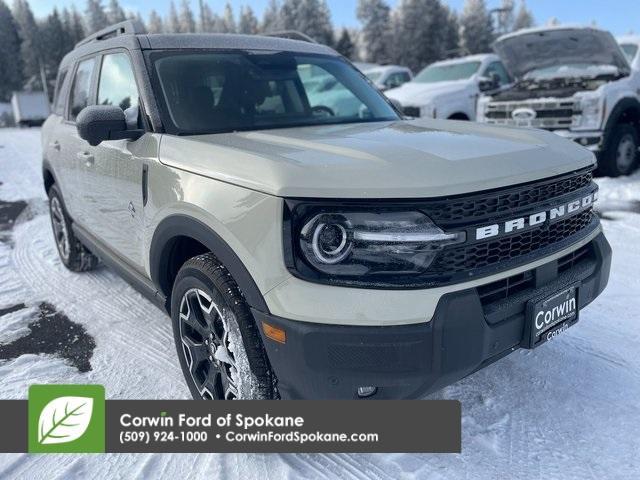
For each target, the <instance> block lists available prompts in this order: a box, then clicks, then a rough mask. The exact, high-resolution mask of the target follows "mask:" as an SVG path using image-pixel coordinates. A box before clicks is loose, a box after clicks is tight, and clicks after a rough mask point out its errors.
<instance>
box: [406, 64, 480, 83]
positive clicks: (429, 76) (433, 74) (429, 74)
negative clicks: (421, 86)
mask: <svg viewBox="0 0 640 480" xmlns="http://www.w3.org/2000/svg"><path fill="white" fill-rule="evenodd" d="M478 68H480V62H462V63H451V64H449V65H431V66H430V67H427V68H425V69H424V70H422V71H421V72H420V73H419V74H418V75H416V77H415V78H414V79H413V81H414V82H418V83H433V82H449V81H452V80H464V79H466V78H469V77H471V76H472V75H473V74H474V73H476V72H477V71H478Z"/></svg>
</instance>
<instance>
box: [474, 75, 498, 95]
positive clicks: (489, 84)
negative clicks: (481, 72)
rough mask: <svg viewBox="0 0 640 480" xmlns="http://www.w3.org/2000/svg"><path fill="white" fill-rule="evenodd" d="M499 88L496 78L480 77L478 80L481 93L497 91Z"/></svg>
mask: <svg viewBox="0 0 640 480" xmlns="http://www.w3.org/2000/svg"><path fill="white" fill-rule="evenodd" d="M496 88H498V83H497V82H496V81H495V79H494V78H491V77H480V78H478V89H479V90H480V91H481V92H487V91H489V90H495V89H496Z"/></svg>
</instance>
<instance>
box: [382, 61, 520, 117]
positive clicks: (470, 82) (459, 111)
mask: <svg viewBox="0 0 640 480" xmlns="http://www.w3.org/2000/svg"><path fill="white" fill-rule="evenodd" d="M510 82H511V79H510V77H509V74H508V73H507V70H506V69H505V67H504V65H503V64H502V62H501V61H500V58H498V56H497V55H493V54H484V55H471V56H467V57H462V58H456V59H453V60H444V61H441V62H436V63H433V64H431V65H429V66H428V67H426V68H425V69H423V70H422V71H421V72H420V73H419V74H418V75H416V76H415V78H414V79H413V80H412V81H410V82H407V83H405V84H404V85H402V86H401V87H399V88H393V89H390V90H387V91H386V92H385V95H386V96H387V97H389V98H390V99H391V100H393V101H394V103H399V104H400V105H401V106H402V111H403V113H404V114H405V115H407V116H409V117H428V118H443V119H451V120H475V118H476V104H477V101H478V96H479V95H480V93H481V92H483V91H498V90H500V89H501V88H504V86H506V85H508V84H509V83H510Z"/></svg>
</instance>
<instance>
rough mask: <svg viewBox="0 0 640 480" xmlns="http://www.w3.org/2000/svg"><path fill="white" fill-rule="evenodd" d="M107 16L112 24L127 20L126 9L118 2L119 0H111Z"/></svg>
mask: <svg viewBox="0 0 640 480" xmlns="http://www.w3.org/2000/svg"><path fill="white" fill-rule="evenodd" d="M107 18H108V19H109V23H110V24H112V25H113V24H114V23H120V22H124V21H125V20H126V18H127V16H126V15H125V14H124V10H123V9H122V7H121V6H120V4H119V3H118V0H109V8H108V10H107Z"/></svg>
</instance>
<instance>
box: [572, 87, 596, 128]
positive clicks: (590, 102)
mask: <svg viewBox="0 0 640 480" xmlns="http://www.w3.org/2000/svg"><path fill="white" fill-rule="evenodd" d="M601 121H602V101H601V98H600V96H599V95H598V96H590V95H588V96H584V97H582V99H581V100H580V115H579V122H578V123H577V126H576V127H577V128H576V129H578V130H597V129H599V128H600V124H601Z"/></svg>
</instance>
